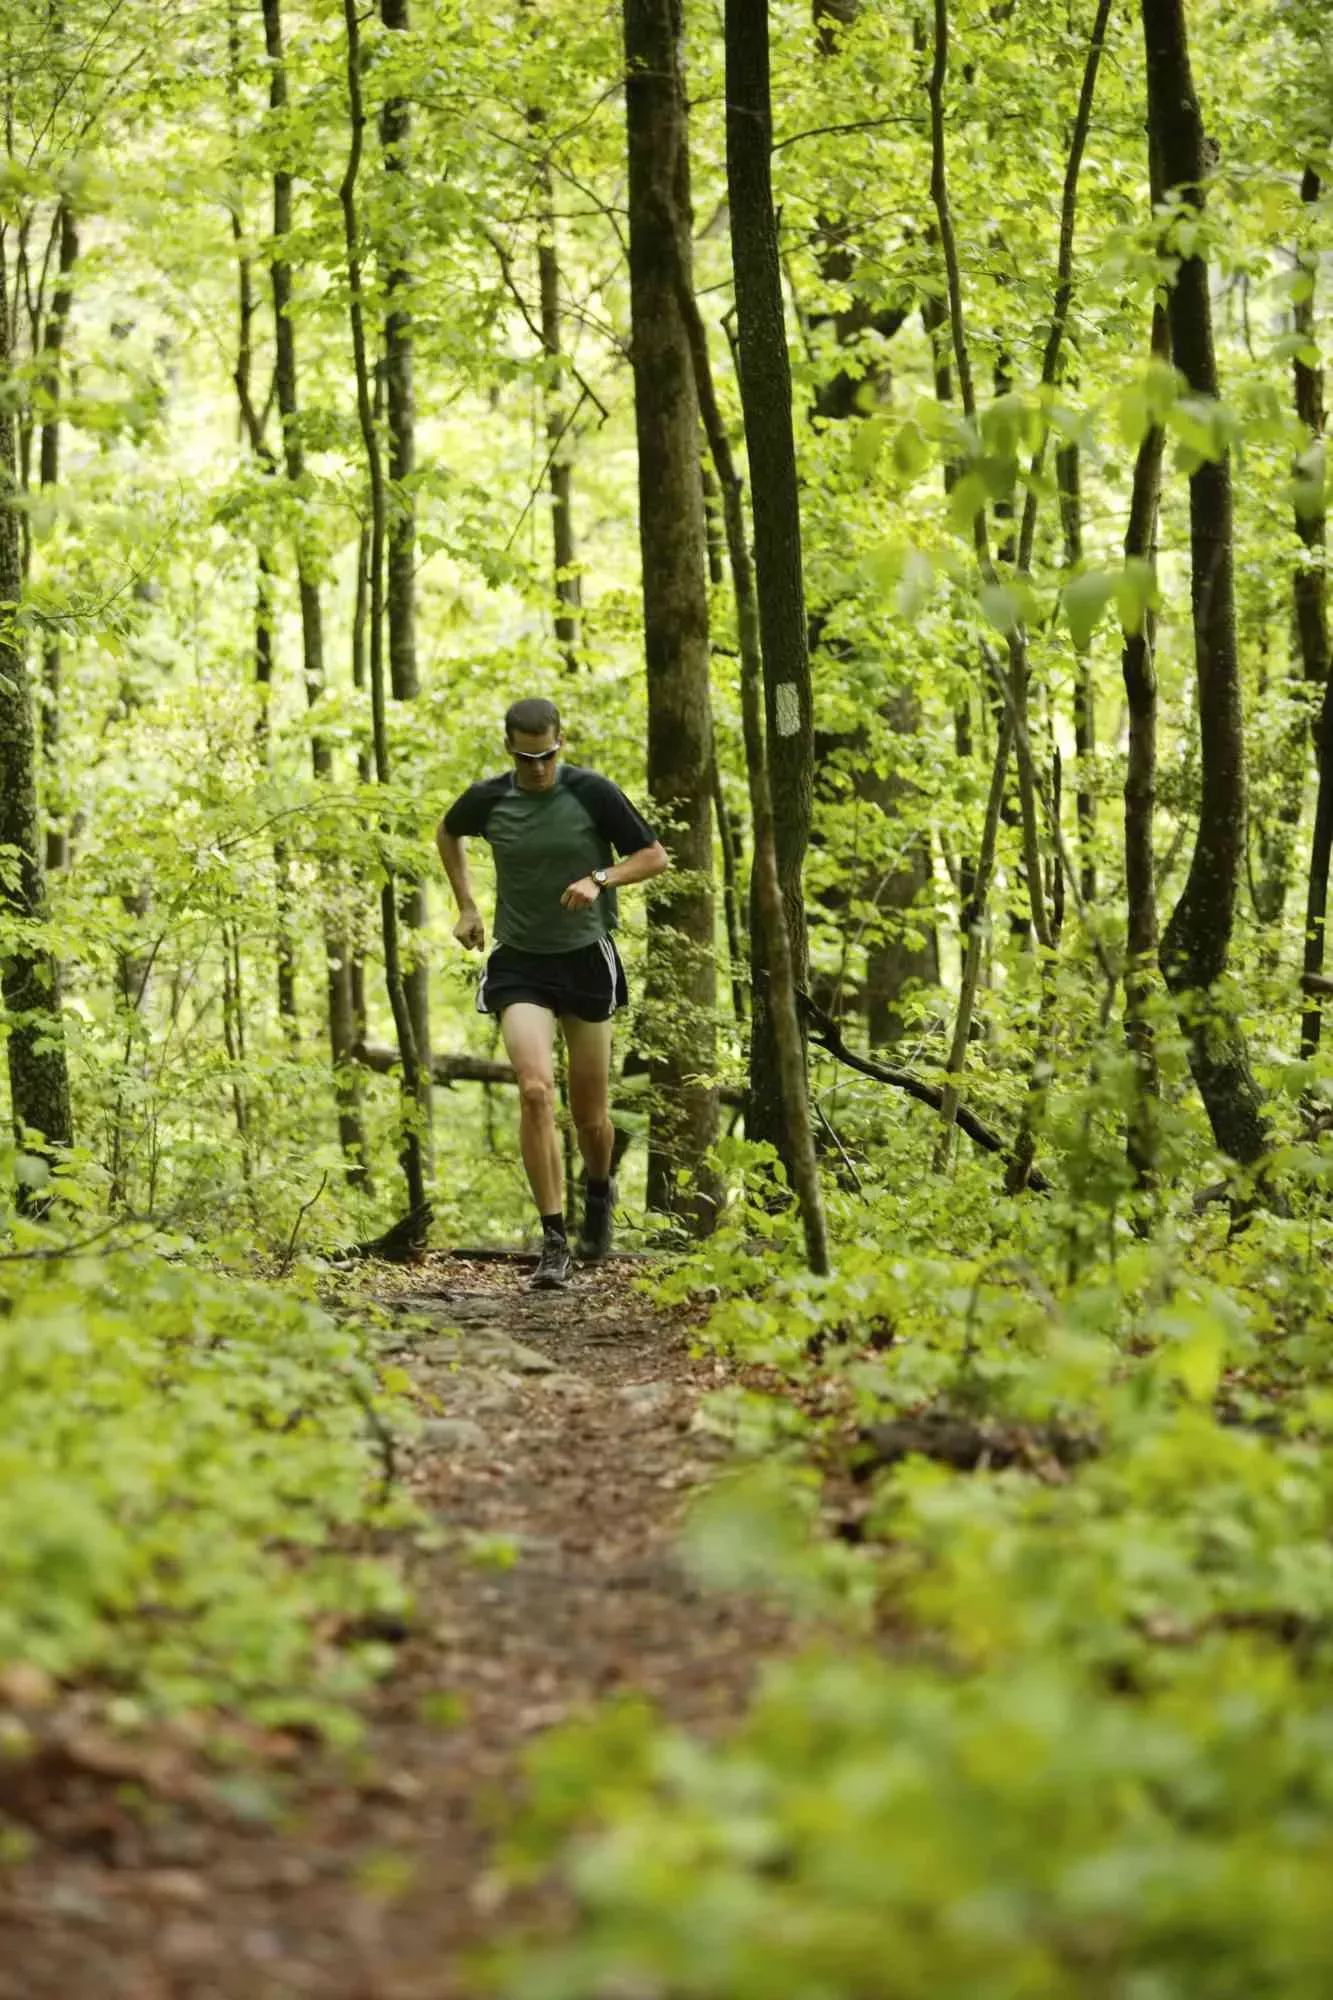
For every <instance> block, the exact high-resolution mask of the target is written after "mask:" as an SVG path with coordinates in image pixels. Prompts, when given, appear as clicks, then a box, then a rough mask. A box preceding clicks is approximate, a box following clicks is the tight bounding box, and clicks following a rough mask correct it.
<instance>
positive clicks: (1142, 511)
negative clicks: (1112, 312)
mask: <svg viewBox="0 0 1333 2000" xmlns="http://www.w3.org/2000/svg"><path fill="white" fill-rule="evenodd" d="M1152 351H1153V354H1154V355H1155V356H1156V357H1157V359H1158V360H1160V361H1169V360H1170V358H1171V340H1170V335H1169V333H1168V331H1167V321H1166V309H1165V307H1164V306H1162V305H1161V304H1160V303H1159V304H1157V305H1155V306H1154V307H1153V326H1152ZM1165 449H1166V433H1165V432H1164V431H1163V429H1162V428H1161V426H1160V425H1159V424H1154V425H1152V426H1151V428H1150V429H1149V430H1148V431H1147V432H1146V434H1145V435H1144V438H1143V440H1142V442H1141V443H1140V445H1139V450H1138V456H1137V458H1136V459H1135V461H1134V485H1133V490H1132V492H1131V495H1130V503H1129V523H1128V526H1127V528H1126V530H1125V560H1126V562H1127V563H1129V562H1155V561H1156V553H1157V510H1158V503H1159V501H1160V498H1161V490H1162V457H1163V453H1164V451H1165ZM1156 636H1157V635H1156V621H1155V618H1154V614H1153V612H1152V610H1151V608H1150V607H1147V606H1145V608H1144V611H1143V616H1142V618H1141V620H1140V623H1139V626H1138V629H1137V630H1135V631H1130V630H1129V629H1128V628H1126V630H1125V634H1124V644H1123V646H1122V649H1121V655H1120V670H1121V674H1122V677H1123V679H1124V683H1125V700H1126V703H1127V705H1128V708H1129V754H1128V758H1127V760H1126V764H1125V892H1126V897H1127V900H1128V921H1127V924H1126V934H1125V1035H1126V1039H1127V1040H1128V1042H1129V1048H1130V1053H1131V1055H1132V1057H1133V1060H1134V1097H1133V1101H1132V1103H1131V1105H1130V1111H1129V1118H1128V1122H1127V1126H1126V1134H1125V1156H1126V1158H1127V1160H1128V1161H1129V1165H1130V1168H1131V1170H1132V1171H1133V1174H1134V1178H1135V1181H1136V1182H1137V1184H1138V1185H1139V1187H1141V1188H1150V1187H1152V1185H1153V1184H1154V1181H1155V1178H1156V1172H1157V1129H1158V1100H1159V1098H1160V1096H1161V1084H1160V1080H1159V1076H1158V1065H1157V1042H1156V1036H1155V1034H1154V1030H1153V1023H1152V1011H1151V1000H1152V992H1153V970H1154V967H1155V965H1156V962H1157V875H1156V862H1155V859H1154V854H1153V810H1154V807H1155V804H1156V799H1157V672H1156V667H1155V665H1154V660H1153V654H1154V648H1155V643H1156Z"/></svg>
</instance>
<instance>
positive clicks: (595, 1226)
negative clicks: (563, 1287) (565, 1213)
mask: <svg viewBox="0 0 1333 2000" xmlns="http://www.w3.org/2000/svg"><path fill="white" fill-rule="evenodd" d="M560 1026H561V1028H562V1029H563V1030H564V1036H565V1047H566V1049H567V1050H568V1052H569V1108H570V1112H571V1114H572V1116H573V1119H574V1129H575V1131H576V1132H577V1134H578V1141H579V1152H580V1153H581V1154H582V1155H583V1164H584V1167H585V1168H586V1170H587V1175H588V1203H587V1210H586V1213H585V1216H584V1223H583V1230H582V1234H581V1240H580V1243H579V1254H580V1256H583V1257H590V1258H596V1257H600V1256H604V1255H605V1254H606V1251H607V1249H608V1247H609V1245H610V1241H611V1187H610V1176H611V1160H612V1155H613V1152H614V1149H615V1138H616V1135H615V1127H614V1126H613V1125H612V1123H611V1023H610V1022H609V1021H581V1020H580V1019H579V1018H578V1016H577V1015H575V1014H562V1015H561V1017H560Z"/></svg>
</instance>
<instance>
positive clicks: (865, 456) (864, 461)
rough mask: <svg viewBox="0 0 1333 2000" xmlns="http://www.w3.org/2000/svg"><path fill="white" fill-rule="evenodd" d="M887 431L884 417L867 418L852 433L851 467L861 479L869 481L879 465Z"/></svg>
mask: <svg viewBox="0 0 1333 2000" xmlns="http://www.w3.org/2000/svg"><path fill="white" fill-rule="evenodd" d="M887 429H888V425H887V424H886V423H885V420H884V418H883V417H867V418H866V420H865V422H864V423H860V424H858V425H857V426H856V429H855V431H854V432H853V433H852V449H851V453H850V458H851V467H852V471H853V472H855V473H856V474H857V475H858V476H859V477H860V478H862V479H868V478H869V477H870V475H871V473H872V472H873V471H874V470H875V467H876V465H878V463H879V455H880V452H881V451H882V450H883V448H884V435H885V432H886V431H887Z"/></svg>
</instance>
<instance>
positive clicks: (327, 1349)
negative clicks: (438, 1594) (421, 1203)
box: [0, 1222, 411, 1733]
mask: <svg viewBox="0 0 1333 2000" xmlns="http://www.w3.org/2000/svg"><path fill="white" fill-rule="evenodd" d="M10 1244H11V1247H10V1248H9V1249H8V1250H7V1251H6V1253H5V1257H4V1259H3V1260H0V1666H9V1665H15V1664H23V1665H25V1666H30V1667H35V1668H39V1669H41V1670H42V1671H43V1672H44V1673H46V1674H48V1675H50V1676H52V1677H54V1678H56V1679H60V1680H67V1681H70V1682H74V1681H80V1682H92V1683H93V1684H95V1685H97V1686H99V1687H100V1688H102V1689H104V1690H106V1691H107V1694H108V1696H112V1695H114V1696H116V1697H117V1698H119V1699H120V1701H121V1711H120V1712H122V1713H129V1712H136V1711H137V1712H139V1713H142V1712H144V1711H147V1712H150V1713H160V1712H175V1711H181V1710H204V1709H212V1708H224V1709H239V1710H243V1711H244V1712H245V1713H246V1714H247V1715H249V1716H250V1717H252V1718H254V1719H257V1720H259V1721H261V1722H264V1723H268V1724H273V1725H283V1724H299V1725H303V1726H308V1727H312V1728H316V1729H321V1730H327V1731H331V1732H333V1733H345V1732H346V1731H347V1729H348V1728H349V1727H351V1726H352V1716H351V1710H350V1703H351V1701H352V1698H353V1697H354V1696H356V1695H357V1694H359V1693H360V1692H362V1691H363V1690H364V1689H365V1688H366V1687H367V1685H368V1684H369V1683H370V1682H371V1681H372V1680H373V1679H374V1677H375V1676H376V1675H378V1674H379V1673H381V1672H382V1671H383V1670H384V1668H385V1667H386V1666H387V1664H388V1661H389V1657H390V1655H389V1654H388V1653H387V1651H386V1649H385V1648H384V1646H383V1645H382V1644H380V1643H377V1642H376V1641H374V1640H373V1639H368V1638H364V1637H363V1638H358V1637H357V1636H356V1635H357V1632H358V1629H359V1628H360V1627H361V1626H362V1625H364V1626H365V1629H366V1630H367V1631H369V1630H371V1629H373V1623H374V1619H375V1617H376V1616H377V1615H381V1614H385V1613H390V1612H392V1613H395V1614H401V1613H402V1612H403V1611H404V1610H405V1608H406V1605H407V1598H406V1592H405V1586H404V1584H403V1581H402V1579H401V1577H400V1576H399V1575H398V1574H397V1572H396V1569H395V1567H394V1566H393V1564H392V1563H391V1562H388V1561H381V1560H379V1559H376V1558H375V1557H373V1556H372V1555H371V1554H369V1553H368V1552H364V1551H366V1549H367V1544H366V1541H365V1531H366V1529H367V1528H368V1527H372V1526H374V1525H376V1524H384V1525H387V1524H389V1523H392V1522H396V1523H397V1524H398V1525H399V1526H406V1525H408V1523H409V1522H410V1519H411V1516H410V1513H409V1511H408V1510H407V1509H406V1506H405V1503H404V1502H403V1501H402V1500H401V1499H400V1498H398V1497H396V1496H394V1495H392V1494H385V1492H384V1490H383V1479H384V1467H383V1464H382V1462H381V1456H380V1452H379V1449H378V1447H377V1444H376V1436H377V1434H380V1435H382V1434H383V1433H384V1432H385V1431H386V1430H387V1429H388V1428H389V1427H390V1426H391V1425H393V1424H394V1423H396V1422H398V1421H400V1420H401V1418H400V1416H399V1408H400V1403H399V1398H398V1397H397V1396H396V1395H395V1394H393V1393H390V1392H389V1391H388V1390H386V1389H385V1388H384V1387H383V1386H382V1384H381V1382H380V1380H379V1379H378V1375H377V1370H376V1367H375V1362H374V1352H373V1345H372V1343H371V1341H370V1338H369V1336H368V1335H367V1334H366V1333H364V1332H361V1331H358V1330H357V1329H355V1328H354V1327H353V1326H352V1325H349V1324H346V1323H343V1324H335V1323H334V1321H333V1320H331V1319H330V1318H329V1317H328V1316H327V1315H326V1314H325V1313H324V1312H322V1311H320V1310H319V1309H317V1308H316V1307H315V1306H314V1305H312V1304H310V1303H308V1302H307V1301H306V1300H305V1299H304V1298H302V1297H301V1296H300V1293H299V1291H296V1290H288V1291H278V1290H275V1289H274V1288H272V1287H267V1286H262V1285H259V1284H257V1283H253V1282H246V1281H245V1280H243V1279H242V1278H240V1277H238V1275H237V1274H236V1273H235V1272H234V1271H227V1270H226V1269H223V1268H218V1269H217V1270H216V1271H214V1272H212V1273H210V1272H209V1271H208V1270H206V1269H205V1270H200V1269H197V1268H192V1267H191V1265H190V1264H189V1263H186V1262H184V1261H182V1259H183V1258H184V1257H185V1256H186V1255H191V1256H197V1254H198V1253H197V1249H196V1247H195V1246H192V1245H190V1244H188V1243H178V1244H172V1243H170V1242H168V1241H166V1240H165V1239H164V1240H163V1241H161V1242H160V1243H157V1244H155V1245H152V1246H148V1245H144V1244H140V1245H139V1246H138V1247H135V1248H127V1249H123V1250H110V1251H108V1250H106V1249H105V1248H104V1247H101V1246H96V1245H93V1246H90V1247H89V1248H88V1249H86V1250H84V1251H80V1250H79V1249H78V1248H77V1247H74V1248H69V1247H66V1246H65V1245H64V1244H63V1243H62V1236H61V1233H60V1232H57V1231H56V1230H55V1229H54V1228H52V1227H51V1226H49V1225H35V1224H25V1223H17V1222H16V1223H14V1224H13V1226H12V1231H11V1236H10Z"/></svg>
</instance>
